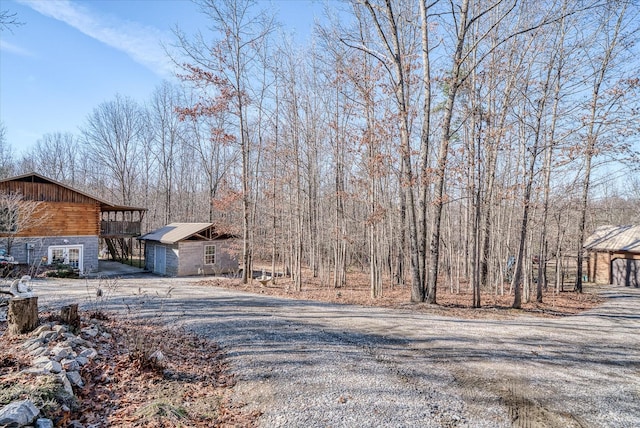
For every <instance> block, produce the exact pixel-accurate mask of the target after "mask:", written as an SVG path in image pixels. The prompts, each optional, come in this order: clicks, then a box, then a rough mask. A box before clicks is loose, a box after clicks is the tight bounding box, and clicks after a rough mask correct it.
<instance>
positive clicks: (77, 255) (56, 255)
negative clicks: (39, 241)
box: [48, 245, 83, 271]
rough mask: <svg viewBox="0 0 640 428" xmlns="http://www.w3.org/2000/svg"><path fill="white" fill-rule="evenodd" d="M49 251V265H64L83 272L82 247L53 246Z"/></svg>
mask: <svg viewBox="0 0 640 428" xmlns="http://www.w3.org/2000/svg"><path fill="white" fill-rule="evenodd" d="M48 250H49V251H48V256H49V264H52V265H53V264H64V265H68V266H71V267H72V268H74V269H79V270H80V271H82V268H83V266H82V250H83V246H82V245H52V246H50V247H49V249H48Z"/></svg>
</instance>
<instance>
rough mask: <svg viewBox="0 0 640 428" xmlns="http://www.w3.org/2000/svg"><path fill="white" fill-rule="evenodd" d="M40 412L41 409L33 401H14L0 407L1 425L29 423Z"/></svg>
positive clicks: (18, 425) (19, 425)
mask: <svg viewBox="0 0 640 428" xmlns="http://www.w3.org/2000/svg"><path fill="white" fill-rule="evenodd" d="M38 414H40V410H39V409H38V408H37V407H36V406H35V405H34V404H33V403H32V402H31V401H29V400H23V401H14V402H13V403H9V404H7V405H6V406H4V407H3V408H2V409H0V426H3V427H4V426H8V427H9V426H16V427H22V426H25V425H29V424H30V423H31V422H33V420H34V419H35V418H36V416H38Z"/></svg>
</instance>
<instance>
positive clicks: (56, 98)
mask: <svg viewBox="0 0 640 428" xmlns="http://www.w3.org/2000/svg"><path fill="white" fill-rule="evenodd" d="M259 3H260V5H261V6H264V7H268V8H269V9H271V10H275V12H276V13H277V17H278V20H279V21H280V22H281V23H282V24H283V27H284V28H283V30H284V31H286V32H288V33H294V34H295V35H296V36H297V37H298V38H300V41H303V40H304V39H305V38H308V37H309V34H310V28H311V26H312V25H313V21H314V17H317V16H320V15H321V10H322V6H321V4H320V3H319V2H317V1H312V0H272V1H267V0H264V1H263V0H260V1H259ZM0 9H2V10H8V11H9V12H10V13H15V14H16V15H17V19H18V20H19V21H21V22H23V23H24V25H22V26H20V27H14V28H13V29H12V31H2V32H1V33H0V121H2V123H3V124H4V126H5V128H6V131H7V141H8V143H9V144H10V145H11V146H12V147H13V148H14V150H15V151H16V152H17V153H22V152H24V151H25V150H27V149H28V148H30V147H32V146H33V145H34V144H35V142H36V141H37V140H38V139H40V138H41V137H42V136H43V135H44V134H47V133H53V132H58V131H60V132H71V133H74V134H75V133H77V132H78V128H79V127H80V126H82V124H83V123H84V121H85V120H86V117H87V116H88V115H89V113H91V111H92V110H93V109H94V108H95V107H97V106H98V105H99V104H100V103H102V102H104V101H109V100H111V99H113V98H114V96H115V95H116V94H117V93H120V94H122V95H127V96H131V97H133V98H134V99H136V100H137V101H139V102H144V101H146V100H147V99H148V98H149V96H150V95H151V93H152V91H153V89H154V88H155V87H156V86H157V85H158V84H159V83H160V82H161V81H162V80H163V79H167V80H172V79H174V78H175V77H174V73H173V70H172V67H171V64H170V61H169V60H168V59H167V57H166V55H165V53H164V50H163V48H162V46H161V42H164V43H166V44H170V43H171V42H172V41H173V40H174V38H173V35H172V33H171V29H172V28H173V27H174V26H175V25H178V26H179V27H180V28H181V29H183V30H184V31H185V32H186V33H187V34H190V33H193V32H195V31H196V30H197V29H201V30H203V31H204V30H205V27H206V21H205V18H204V16H203V15H202V14H201V13H199V12H198V10H197V6H196V5H195V4H193V3H191V2H190V1H188V0H82V1H70V0H0Z"/></svg>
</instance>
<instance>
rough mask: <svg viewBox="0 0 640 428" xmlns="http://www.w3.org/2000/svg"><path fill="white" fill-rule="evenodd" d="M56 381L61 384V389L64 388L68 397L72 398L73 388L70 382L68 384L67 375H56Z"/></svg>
mask: <svg viewBox="0 0 640 428" xmlns="http://www.w3.org/2000/svg"><path fill="white" fill-rule="evenodd" d="M58 379H59V380H60V382H61V383H62V387H63V388H64V390H65V391H67V392H68V393H69V395H71V396H73V387H72V386H71V382H69V379H67V374H66V373H62V372H61V373H58Z"/></svg>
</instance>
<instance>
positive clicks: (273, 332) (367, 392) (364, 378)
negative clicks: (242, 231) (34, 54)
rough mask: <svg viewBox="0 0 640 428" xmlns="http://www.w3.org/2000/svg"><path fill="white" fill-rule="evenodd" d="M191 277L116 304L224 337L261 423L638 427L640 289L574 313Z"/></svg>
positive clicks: (621, 291) (65, 285) (76, 296)
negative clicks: (466, 315) (246, 289)
mask: <svg viewBox="0 0 640 428" xmlns="http://www.w3.org/2000/svg"><path fill="white" fill-rule="evenodd" d="M195 281H196V279H168V278H157V277H153V276H140V277H138V278H129V279H121V280H119V288H118V290H117V294H118V297H116V298H113V299H112V303H113V304H122V303H127V304H128V305H129V307H130V308H132V307H133V308H134V311H135V312H136V313H140V314H141V315H150V316H163V317H165V319H166V320H167V321H168V322H171V323H174V324H176V325H180V326H184V327H186V328H188V329H190V330H193V331H195V332H197V333H198V334H201V335H203V336H206V337H208V338H211V339H213V340H215V341H217V342H218V343H219V344H221V346H223V348H224V349H225V351H226V353H227V355H228V358H229V360H230V362H231V364H232V368H233V370H234V372H235V373H236V374H237V376H238V384H237V385H236V387H235V400H237V402H238V403H245V404H246V405H247V408H248V409H249V410H260V411H262V412H263V414H262V417H261V418H260V420H259V422H260V425H261V426H263V427H305V428H310V427H432V426H433V427H450V426H469V427H639V426H640V334H639V329H640V290H638V289H629V288H613V287H608V288H606V289H603V294H605V295H606V296H607V297H609V299H608V300H607V301H606V303H605V304H604V305H602V306H601V307H599V308H597V309H596V310H593V311H589V312H587V313H583V314H581V315H579V316H572V317H565V318H559V319H545V318H537V317H530V316H522V317H519V318H517V319H515V320H466V319H459V318H446V317H439V316H433V315H429V314H424V313H413V312H411V311H409V310H391V309H382V308H365V307H358V306H349V305H335V304H327V303H318V302H309V301H298V300H290V299H281V298H273V297H265V296H260V295H253V294H248V293H242V292H239V291H238V292H237V291H231V290H226V289H220V288H212V287H202V286H196V285H194V282H195ZM95 284H97V283H96V282H90V283H89V293H88V292H87V285H86V283H85V281H75V282H71V283H70V282H69V281H62V280H47V281H39V282H36V283H35V288H36V292H37V293H38V295H39V296H40V305H41V306H46V305H51V306H57V305H59V304H61V303H63V302H66V301H76V302H80V303H83V304H85V305H86V304H88V300H87V296H88V295H89V294H91V290H92V287H93V285H95ZM171 287H173V288H172V291H171V297H170V298H162V296H165V295H166V293H167V291H168V290H169V289H170V288H171ZM131 296H133V297H131ZM121 297H125V298H126V299H123V298H121ZM121 307H122V306H121Z"/></svg>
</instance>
